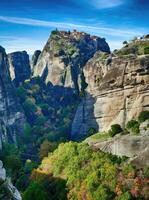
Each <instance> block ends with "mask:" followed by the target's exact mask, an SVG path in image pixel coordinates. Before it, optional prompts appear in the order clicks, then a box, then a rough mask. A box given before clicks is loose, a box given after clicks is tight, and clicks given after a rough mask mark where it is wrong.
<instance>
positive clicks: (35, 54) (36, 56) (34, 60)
mask: <svg viewBox="0 0 149 200" xmlns="http://www.w3.org/2000/svg"><path fill="white" fill-rule="evenodd" d="M40 54H41V51H40V50H36V51H35V52H34V54H33V56H32V60H31V69H32V72H34V67H35V66H36V64H37V61H38V58H39V56H40Z"/></svg>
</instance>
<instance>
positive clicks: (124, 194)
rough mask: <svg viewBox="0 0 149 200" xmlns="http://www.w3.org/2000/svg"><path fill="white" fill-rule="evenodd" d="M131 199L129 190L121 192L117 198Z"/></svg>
mask: <svg viewBox="0 0 149 200" xmlns="http://www.w3.org/2000/svg"><path fill="white" fill-rule="evenodd" d="M131 199H132V196H131V194H130V193H129V192H125V193H123V194H122V195H121V196H120V197H119V198H118V200H131Z"/></svg>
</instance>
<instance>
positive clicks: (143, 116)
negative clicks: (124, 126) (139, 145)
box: [138, 110, 149, 123]
mask: <svg viewBox="0 0 149 200" xmlns="http://www.w3.org/2000/svg"><path fill="white" fill-rule="evenodd" d="M147 119H149V111H148V110H146V111H142V112H141V113H140V115H139V117H138V120H139V122H140V123H142V122H144V121H146V120H147Z"/></svg>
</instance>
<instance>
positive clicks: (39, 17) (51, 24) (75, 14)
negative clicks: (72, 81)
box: [0, 0, 149, 55]
mask: <svg viewBox="0 0 149 200" xmlns="http://www.w3.org/2000/svg"><path fill="white" fill-rule="evenodd" d="M0 11H1V12H0V45H1V46H3V47H4V48H5V49H6V52H7V53H10V52H14V51H23V50H26V51H27V52H28V53H29V54H30V55H32V54H33V52H34V51H35V50H37V49H41V50H42V48H43V47H44V45H45V43H46V41H47V39H48V38H49V36H50V32H51V30H54V29H55V28H58V30H73V29H77V30H78V31H84V32H87V33H90V34H93V35H97V36H100V37H104V38H106V41H107V42H108V43H109V45H110V48H111V49H112V50H114V49H117V48H120V47H121V46H122V42H123V41H124V40H131V39H133V38H134V37H135V36H142V35H144V34H147V33H149V30H148V28H149V20H148V19H149V1H148V0H0Z"/></svg>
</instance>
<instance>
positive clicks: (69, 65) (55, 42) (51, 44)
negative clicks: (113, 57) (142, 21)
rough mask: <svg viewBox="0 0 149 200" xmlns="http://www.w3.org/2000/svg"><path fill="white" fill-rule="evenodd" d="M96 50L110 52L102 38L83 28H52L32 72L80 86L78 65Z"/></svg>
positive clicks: (62, 82) (73, 86) (67, 85)
mask: <svg viewBox="0 0 149 200" xmlns="http://www.w3.org/2000/svg"><path fill="white" fill-rule="evenodd" d="M97 50H101V51H104V52H108V53H109V52H110V49H109V46H108V44H107V43H106V41H105V39H103V38H99V37H95V36H93V37H92V36H90V35H88V34H86V33H84V32H83V33H82V32H77V31H74V32H63V31H57V30H56V31H53V32H52V34H51V36H50V38H49V40H48V42H47V44H46V45H45V47H44V49H43V51H42V53H41V54H40V56H39V58H38V61H37V64H36V66H35V67H34V72H33V76H41V77H42V78H43V79H44V80H45V82H46V83H47V82H52V84H53V85H59V86H64V87H71V88H74V89H76V90H79V88H80V75H81V72H82V70H81V69H82V67H83V66H84V65H85V64H86V62H87V61H88V60H89V59H90V58H91V57H92V56H93V55H94V53H95V52H96V51H97Z"/></svg>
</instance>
